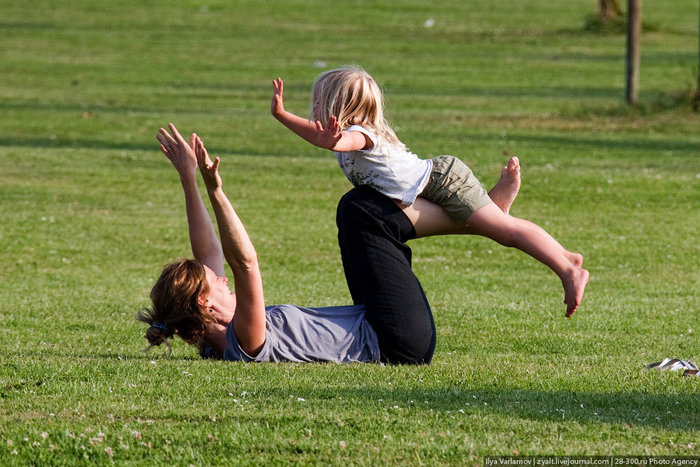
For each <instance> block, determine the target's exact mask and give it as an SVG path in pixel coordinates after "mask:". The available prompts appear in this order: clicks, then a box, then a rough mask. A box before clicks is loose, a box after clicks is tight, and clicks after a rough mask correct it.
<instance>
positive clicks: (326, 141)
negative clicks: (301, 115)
mask: <svg viewBox="0 0 700 467" xmlns="http://www.w3.org/2000/svg"><path fill="white" fill-rule="evenodd" d="M316 133H317V135H316V138H317V142H316V145H317V146H319V147H322V148H326V149H333V148H334V147H335V145H336V143H338V141H340V138H341V137H342V134H341V133H340V125H338V120H337V119H336V118H335V117H334V116H333V115H331V118H329V119H328V123H327V124H326V126H325V127H324V126H323V124H321V122H320V121H318V120H316Z"/></svg>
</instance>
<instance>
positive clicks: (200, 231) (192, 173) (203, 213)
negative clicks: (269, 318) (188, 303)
mask: <svg viewBox="0 0 700 467" xmlns="http://www.w3.org/2000/svg"><path fill="white" fill-rule="evenodd" d="M168 128H169V129H170V131H171V132H172V135H171V134H170V133H168V131H167V130H165V129H164V128H161V129H160V131H159V133H158V135H156V139H157V140H158V141H159V142H160V150H161V151H162V152H163V154H165V156H166V157H167V158H168V159H169V160H170V162H171V163H172V164H173V166H174V167H175V169H176V170H177V172H178V173H179V174H180V182H181V183H182V188H183V191H184V192H185V208H186V211H187V224H188V227H189V234H190V245H191V247H192V254H193V255H194V257H195V259H196V260H198V261H199V262H201V263H202V264H205V265H206V266H208V267H209V268H211V269H212V270H213V271H214V272H215V273H216V274H217V275H218V276H224V275H225V270H224V255H223V251H222V250H221V243H219V239H218V238H217V236H216V232H215V231H214V226H213V225H212V223H211V218H210V217H209V213H208V212H207V210H206V208H205V206H204V202H203V201H202V197H201V195H200V194H199V190H198V189H197V179H196V175H197V157H196V155H195V153H194V150H193V146H194V141H195V138H196V135H194V134H192V135H191V136H190V142H189V144H188V143H187V142H186V141H185V140H184V138H183V137H182V136H181V135H180V133H179V132H178V131H177V128H175V125H173V124H172V123H171V124H169V125H168Z"/></svg>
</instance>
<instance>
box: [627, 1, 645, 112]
mask: <svg viewBox="0 0 700 467" xmlns="http://www.w3.org/2000/svg"><path fill="white" fill-rule="evenodd" d="M641 26H642V0H627V91H626V97H627V103H628V104H635V103H636V102H637V94H638V91H639V38H640V35H641V29H642V27H641Z"/></svg>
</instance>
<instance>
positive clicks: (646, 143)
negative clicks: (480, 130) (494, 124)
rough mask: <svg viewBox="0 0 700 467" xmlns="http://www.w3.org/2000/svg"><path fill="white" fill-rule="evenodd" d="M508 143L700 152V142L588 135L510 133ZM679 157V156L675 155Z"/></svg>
mask: <svg viewBox="0 0 700 467" xmlns="http://www.w3.org/2000/svg"><path fill="white" fill-rule="evenodd" d="M468 138H469V139H470V140H479V141H497V140H503V137H501V136H497V135H495V134H488V135H484V134H468ZM507 140H508V141H515V142H518V143H528V144H533V145H540V146H542V147H548V146H566V147H567V148H572V147H582V148H594V149H605V150H625V151H631V150H633V151H651V152H661V151H680V152H687V153H688V157H692V158H693V160H696V159H697V157H698V154H697V153H698V151H700V141H698V140H696V141H693V140H680V139H678V138H676V139H673V140H667V141H660V140H658V139H656V140H654V139H649V138H626V137H625V138H612V137H611V138H595V137H590V136H588V135H584V136H581V137H572V136H561V135H555V134H551V133H548V134H543V135H537V134H532V133H529V134H525V133H517V132H509V134H508V137H507ZM675 155H676V156H678V155H679V154H675Z"/></svg>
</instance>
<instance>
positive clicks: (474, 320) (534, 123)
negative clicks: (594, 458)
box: [0, 0, 700, 465]
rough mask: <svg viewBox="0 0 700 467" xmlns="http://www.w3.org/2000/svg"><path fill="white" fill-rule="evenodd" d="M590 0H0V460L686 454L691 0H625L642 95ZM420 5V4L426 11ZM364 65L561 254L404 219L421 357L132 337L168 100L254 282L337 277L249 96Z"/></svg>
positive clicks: (425, 132) (151, 238)
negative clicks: (367, 361)
mask: <svg viewBox="0 0 700 467" xmlns="http://www.w3.org/2000/svg"><path fill="white" fill-rule="evenodd" d="M594 3H595V2H592V1H575V2H572V1H568V0H556V1H549V2H538V1H535V0H519V1H516V0H508V1H503V2H489V3H488V4H486V3H484V2H477V1H466V2H465V1H456V0H455V1H445V2H423V1H417V0H412V1H408V0H407V1H401V2H364V1H348V2H342V6H341V4H336V3H335V2H320V1H291V2H289V1H287V2H282V1H277V0H274V1H266V2H254V1H236V2H228V1H223V0H219V1H210V2H206V3H205V2H191V1H182V2H167V1H163V0H158V1H149V2H137V1H131V0H129V1H126V2H113V3H107V2H99V3H96V2H88V1H84V0H73V1H70V2H58V1H36V2H31V3H29V2H7V1H2V0H0V7H2V12H3V13H2V17H1V18H0V76H2V80H1V81H2V84H1V85H0V249H1V254H0V283H1V284H2V287H1V290H0V363H1V366H0V401H1V402H0V463H1V464H9V465H26V464H36V465H46V464H63V465H75V464H83V465H88V464H92V463H95V462H97V463H100V464H107V463H110V462H114V463H117V464H141V463H143V464H155V465H169V464H176V465H189V464H195V465H208V464H219V465H225V464H251V465H252V464H259V463H267V464H277V463H285V462H289V461H291V462H296V463H301V464H316V463H319V464H347V463H357V464H375V465H382V464H426V465H436V464H481V463H482V462H483V457H484V456H486V455H498V454H513V453H519V454H521V455H534V454H602V455H611V454H655V455H662V454H663V455H696V456H697V455H698V454H699V453H700V443H699V442H698V434H699V431H700V416H699V415H698V414H699V413H700V398H698V392H699V391H698V387H699V386H698V384H699V383H698V381H700V380H698V379H697V378H682V377H680V376H679V375H678V374H661V373H651V372H650V373H647V372H642V371H641V368H642V367H643V366H644V365H645V364H647V363H649V362H652V361H657V360H660V359H662V358H663V357H679V358H685V359H691V360H694V361H696V362H697V361H698V360H700V346H699V345H698V338H697V334H698V333H699V332H700V326H699V325H698V318H700V294H698V290H700V273H699V271H698V259H697V258H698V257H700V247H699V246H698V242H697V232H698V231H700V211H699V210H698V206H700V157H699V156H700V134H698V128H700V125H699V124H700V117H698V115H697V114H693V113H691V112H690V110H689V108H690V104H689V96H690V92H691V91H694V83H695V79H696V78H695V77H696V73H697V27H698V25H697V18H698V10H697V8H698V4H697V2H694V1H690V0H676V1H674V2H666V1H661V0H647V1H645V2H644V21H645V22H646V23H648V24H650V25H652V26H653V28H652V29H651V30H650V31H647V32H645V35H644V37H643V40H642V69H641V81H640V87H641V91H640V104H639V105H638V106H637V107H635V108H628V107H627V106H625V104H624V102H623V95H624V74H623V73H624V37H623V36H617V35H600V36H599V35H595V34H591V33H588V32H585V31H584V26H585V21H586V19H587V17H588V15H590V14H591V13H592V11H593V9H594V7H595V5H594ZM429 18H432V19H433V20H434V22H435V25H434V26H433V27H432V28H426V27H425V26H424V22H425V21H426V20H427V19H429ZM316 62H325V63H326V65H327V67H333V66H338V65H342V64H346V63H358V64H361V65H363V66H364V67H365V68H366V69H367V70H368V71H370V72H371V73H372V74H373V75H374V76H375V77H376V78H377V80H378V81H379V82H380V83H382V85H383V87H384V89H385V91H386V94H387V98H388V102H389V107H388V116H389V118H390V120H391V121H392V123H393V124H394V126H395V128H396V130H397V132H398V134H399V137H400V138H402V140H404V141H405V142H406V143H407V144H408V145H409V146H410V147H411V148H412V149H413V150H414V151H415V152H417V153H419V154H421V155H422V156H424V157H427V156H430V155H438V154H444V153H447V154H454V155H457V156H459V157H461V158H463V159H464V160H465V161H466V162H467V163H468V164H469V165H470V166H471V167H472V168H473V169H474V170H475V172H476V173H477V174H478V175H479V176H480V178H481V179H482V181H483V182H484V183H485V184H487V185H490V184H492V183H494V182H495V181H496V180H497V178H498V174H499V172H500V167H502V165H503V164H504V162H505V161H506V159H507V156H508V155H509V154H517V155H519V156H520V158H521V161H522V165H523V178H524V182H523V188H522V190H521V194H520V196H519V199H518V200H517V201H516V204H515V205H514V208H513V213H514V214H515V215H517V216H519V217H524V218H527V219H530V220H532V221H534V222H536V223H538V224H540V225H542V226H543V227H545V228H546V229H547V230H548V231H549V232H550V233H552V234H553V235H554V236H555V237H556V238H558V239H559V240H560V241H561V242H562V243H563V244H564V245H565V246H567V247H568V248H570V249H573V250H575V251H581V252H582V253H583V254H584V255H585V258H586V260H585V261H586V262H585V264H586V265H587V268H588V269H589V270H590V271H591V281H590V283H589V286H588V289H587V294H586V296H585V299H584V302H583V304H582V306H581V309H580V310H579V311H578V312H577V313H576V314H575V315H574V317H573V318H572V319H570V320H566V319H564V317H563V312H564V308H563V305H562V303H561V300H562V298H563V293H562V290H561V286H560V285H559V284H558V281H557V279H556V277H555V276H554V275H553V274H551V273H550V272H549V271H547V270H546V269H545V268H544V267H542V266H541V265H539V264H537V263H536V262H535V261H533V260H531V259H530V258H528V257H526V256H525V255H523V254H521V253H519V252H516V251H513V250H507V249H504V248H501V247H500V246H498V245H496V244H494V243H493V242H489V241H488V240H485V239H481V238H468V237H440V238H431V239H424V240H420V241H415V242H412V244H411V246H412V247H413V249H414V269H415V271H416V273H417V275H418V276H419V278H420V279H421V281H422V283H423V286H424V288H425V290H426V292H427V294H428V298H429V299H430V301H431V305H432V307H433V311H434V313H435V319H436V322H437V328H438V346H437V351H436V354H435V358H434V361H433V363H432V364H431V365H430V366H427V367H419V368H414V367H387V366H380V365H348V366H337V365H294V364H282V365H267V364H263V365H244V364H236V363H224V362H212V361H202V360H200V359H199V358H198V356H197V355H196V352H195V351H194V350H193V349H190V348H188V347H187V346H186V345H185V344H183V343H182V342H181V341H180V342H175V344H174V349H173V353H172V355H170V356H167V355H165V354H164V353H163V352H162V351H161V350H160V349H158V350H155V351H151V352H150V353H149V354H144V353H143V352H142V349H143V348H144V347H145V346H146V342H145V340H144V339H143V338H142V334H143V331H144V328H143V326H142V325H141V324H139V323H137V322H136V321H135V320H134V315H135V313H136V311H137V310H138V309H139V308H140V307H143V306H146V305H147V304H148V301H147V297H148V292H149V290H150V287H151V285H152V284H153V281H154V280H155V278H156V277H157V276H158V274H159V272H160V269H161V267H162V266H163V264H165V263H166V262H168V261H170V260H173V259H175V258H178V257H182V256H187V255H189V254H190V252H189V250H188V243H187V231H186V224H185V218H184V207H183V198H182V195H181V193H180V187H179V183H178V181H177V175H176V174H175V172H174V171H173V170H172V168H171V167H169V165H168V163H167V161H166V160H165V158H164V157H163V156H162V155H161V154H159V152H158V151H157V147H156V141H155V138H154V135H155V133H156V131H157V128H158V127H159V126H162V125H164V124H166V123H167V122H169V121H172V122H175V123H176V124H177V125H178V126H179V127H180V128H181V129H182V130H183V131H197V132H198V133H199V134H200V135H202V137H203V138H204V139H205V141H207V143H208V145H209V147H210V149H211V152H212V153H215V154H217V155H219V156H221V157H222V171H223V176H224V183H225V188H226V190H227V192H228V193H229V195H230V197H231V198H232V200H233V201H234V204H235V205H236V207H237V208H238V210H239V212H240V214H241V216H242V218H243V220H244V221H245V222H246V224H247V225H248V227H249V231H250V233H251V236H252V238H253V241H254V243H255V244H256V247H257V249H258V254H259V256H260V258H261V261H262V268H263V275H264V280H265V284H266V295H267V300H268V302H269V303H271V304H272V303H297V304H303V305H309V306H325V305H331V304H346V303H349V302H350V297H349V293H348V292H347V287H346V285H345V282H344V278H343V274H342V266H341V263H340V257H339V252H338V248H337V245H336V228H335V222H334V219H335V217H334V215H335V206H336V203H337V200H338V199H339V198H340V196H341V195H342V194H343V193H344V192H345V191H347V190H348V188H349V184H348V182H347V181H346V180H345V179H344V177H343V175H342V174H341V172H340V171H339V170H338V168H337V164H336V163H335V161H334V160H333V157H332V155H330V154H327V153H324V152H323V151H321V150H317V149H314V148H312V147H311V146H309V145H308V144H306V143H304V142H303V141H300V140H298V138H295V137H294V136H293V135H291V134H290V133H289V132H288V131H286V130H285V129H284V128H283V127H281V126H280V125H279V124H278V123H276V122H275V121H274V120H273V119H272V117H270V116H269V110H268V109H269V98H270V88H271V85H270V82H271V80H272V79H273V78H274V77H276V76H282V77H283V78H285V84H286V88H287V92H286V94H287V96H286V100H287V106H288V107H289V108H290V109H291V110H293V111H296V112H299V113H302V114H303V113H305V112H306V111H307V107H308V98H309V89H310V85H311V81H312V79H313V77H314V76H315V75H316V74H317V73H318V72H319V71H321V68H318V67H317V66H315V65H314V64H315V63H316Z"/></svg>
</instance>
